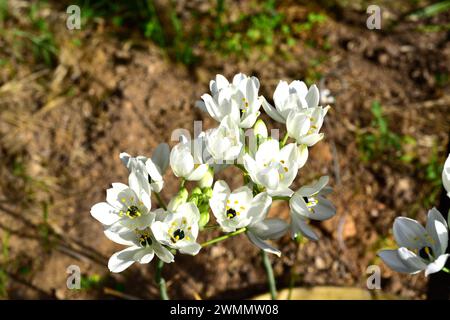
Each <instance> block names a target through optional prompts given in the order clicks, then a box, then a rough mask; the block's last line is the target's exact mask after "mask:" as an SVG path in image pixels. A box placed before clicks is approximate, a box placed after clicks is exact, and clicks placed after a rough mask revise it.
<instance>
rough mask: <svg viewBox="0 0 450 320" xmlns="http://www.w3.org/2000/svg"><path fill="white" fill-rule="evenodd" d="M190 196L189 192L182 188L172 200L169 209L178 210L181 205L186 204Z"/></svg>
mask: <svg viewBox="0 0 450 320" xmlns="http://www.w3.org/2000/svg"><path fill="white" fill-rule="evenodd" d="M188 196H189V192H188V191H187V189H186V188H185V187H183V188H181V189H180V191H178V194H177V195H176V196H175V197H174V198H173V199H172V200H170V203H169V205H168V207H169V208H172V210H176V209H177V208H178V207H179V206H180V205H182V204H183V203H186V201H187V199H188Z"/></svg>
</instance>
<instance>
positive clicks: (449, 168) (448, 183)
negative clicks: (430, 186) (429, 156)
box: [442, 154, 450, 197]
mask: <svg viewBox="0 0 450 320" xmlns="http://www.w3.org/2000/svg"><path fill="white" fill-rule="evenodd" d="M442 184H443V185H444V188H445V190H447V196H448V197H450V154H449V155H448V157H447V160H446V161H445V164H444V170H442Z"/></svg>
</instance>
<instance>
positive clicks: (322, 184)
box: [296, 176, 330, 197]
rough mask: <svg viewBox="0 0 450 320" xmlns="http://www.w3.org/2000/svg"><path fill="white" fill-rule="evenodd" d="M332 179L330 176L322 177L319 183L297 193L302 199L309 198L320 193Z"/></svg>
mask: <svg viewBox="0 0 450 320" xmlns="http://www.w3.org/2000/svg"><path fill="white" fill-rule="evenodd" d="M329 180H330V178H329V177H328V176H322V177H320V178H319V179H318V180H317V181H315V182H313V183H312V184H310V185H307V186H303V187H301V188H300V189H298V191H297V192H296V193H298V194H299V195H300V196H302V197H309V196H312V195H315V194H317V193H319V192H320V190H322V189H323V188H325V186H326V185H327V184H328V181H329Z"/></svg>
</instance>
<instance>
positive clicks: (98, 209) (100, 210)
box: [91, 202, 120, 225]
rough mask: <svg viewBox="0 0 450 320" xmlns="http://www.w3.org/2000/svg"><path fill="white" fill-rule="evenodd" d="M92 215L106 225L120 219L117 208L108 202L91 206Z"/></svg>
mask: <svg viewBox="0 0 450 320" xmlns="http://www.w3.org/2000/svg"><path fill="white" fill-rule="evenodd" d="M91 215H92V217H94V218H95V219H97V220H98V221H99V222H101V223H103V224H105V225H111V224H113V223H115V222H117V221H118V220H119V219H120V216H119V214H118V211H117V209H115V208H113V207H112V206H111V205H109V204H108V203H106V202H100V203H97V204H95V205H94V206H93V207H92V208H91Z"/></svg>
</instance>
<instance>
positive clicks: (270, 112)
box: [260, 96, 286, 123]
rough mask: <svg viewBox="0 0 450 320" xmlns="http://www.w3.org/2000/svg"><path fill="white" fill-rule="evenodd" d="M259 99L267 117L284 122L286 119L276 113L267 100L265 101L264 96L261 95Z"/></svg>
mask: <svg viewBox="0 0 450 320" xmlns="http://www.w3.org/2000/svg"><path fill="white" fill-rule="evenodd" d="M260 100H261V104H262V107H263V109H264V111H266V113H267V114H268V115H269V117H271V118H272V119H273V120H275V121H277V122H280V123H285V122H286V120H285V119H284V118H283V117H282V116H281V115H280V114H279V113H278V111H277V110H276V109H275V108H274V107H273V106H272V105H271V104H270V103H269V102H267V100H266V98H264V97H263V96H261V97H260Z"/></svg>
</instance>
